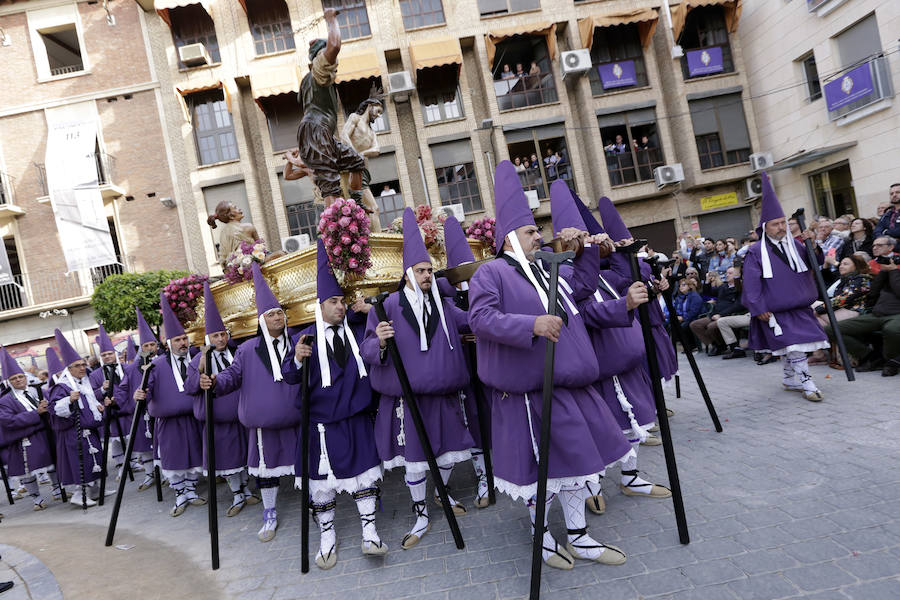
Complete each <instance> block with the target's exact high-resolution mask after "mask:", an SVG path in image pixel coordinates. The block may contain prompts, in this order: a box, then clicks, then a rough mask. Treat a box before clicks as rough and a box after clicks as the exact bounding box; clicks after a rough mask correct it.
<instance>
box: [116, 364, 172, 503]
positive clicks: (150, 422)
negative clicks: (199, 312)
mask: <svg viewBox="0 0 900 600" xmlns="http://www.w3.org/2000/svg"><path fill="white" fill-rule="evenodd" d="M142 360H145V361H146V364H148V365H149V364H152V357H151V356H146V357H144V358H143V359H142ZM141 389H142V390H144V391H147V388H146V387H145V386H144V382H143V380H141ZM145 409H146V406H145ZM147 417H148V419H147V429H148V430H149V432H150V447H151V457H152V458H153V482H154V484H155V485H156V501H157V502H162V501H163V495H162V476H161V475H160V472H159V465H158V464H156V463H157V460H156V455H157V453H158V452H159V447H158V446H157V444H158V443H159V442H157V441H156V419H155V418H154V417H153V415H151V414H150V413H149V411H148V413H147ZM125 462H128V461H127V460H126V461H125Z"/></svg>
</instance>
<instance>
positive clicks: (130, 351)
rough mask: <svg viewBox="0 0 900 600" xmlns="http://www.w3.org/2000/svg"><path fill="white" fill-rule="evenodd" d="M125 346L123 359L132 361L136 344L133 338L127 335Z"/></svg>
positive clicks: (135, 351)
mask: <svg viewBox="0 0 900 600" xmlns="http://www.w3.org/2000/svg"><path fill="white" fill-rule="evenodd" d="M126 343H127V346H125V360H127V361H128V362H132V361H133V360H134V359H135V357H136V356H137V346H136V345H135V344H134V338H133V337H132V336H130V335H129V336H128V340H127V341H126Z"/></svg>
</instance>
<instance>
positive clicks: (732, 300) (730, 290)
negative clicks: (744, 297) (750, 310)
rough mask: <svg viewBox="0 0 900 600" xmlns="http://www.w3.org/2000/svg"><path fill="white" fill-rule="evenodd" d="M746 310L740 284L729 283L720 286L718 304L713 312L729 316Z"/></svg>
mask: <svg viewBox="0 0 900 600" xmlns="http://www.w3.org/2000/svg"><path fill="white" fill-rule="evenodd" d="M745 312H747V309H746V308H744V306H743V305H742V304H741V292H740V290H739V289H738V286H736V285H734V286H729V285H728V284H727V283H723V284H722V285H721V286H719V293H718V296H717V298H716V304H715V306H714V307H713V310H712V313H711V314H713V315H719V316H721V317H727V316H728V315H741V314H744V313H745Z"/></svg>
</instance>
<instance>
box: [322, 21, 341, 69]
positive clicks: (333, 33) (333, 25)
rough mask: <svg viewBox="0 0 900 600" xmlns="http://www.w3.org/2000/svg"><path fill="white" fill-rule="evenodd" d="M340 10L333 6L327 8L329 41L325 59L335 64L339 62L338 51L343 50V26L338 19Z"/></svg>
mask: <svg viewBox="0 0 900 600" xmlns="http://www.w3.org/2000/svg"><path fill="white" fill-rule="evenodd" d="M337 16H338V11H336V10H334V9H333V8H327V9H325V24H326V25H327V27H328V43H327V45H326V46H325V59H326V60H327V61H328V62H330V63H331V64H334V63H335V62H337V57H338V52H340V51H341V28H340V26H339V25H338V21H337Z"/></svg>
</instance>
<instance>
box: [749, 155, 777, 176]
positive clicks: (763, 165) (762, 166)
mask: <svg viewBox="0 0 900 600" xmlns="http://www.w3.org/2000/svg"><path fill="white" fill-rule="evenodd" d="M774 164H775V160H774V159H773V158H772V153H771V152H757V153H755V154H751V155H750V168H751V169H753V172H754V173H759V172H760V171H765V170H766V169H769V168H771V167H772V165H774Z"/></svg>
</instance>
